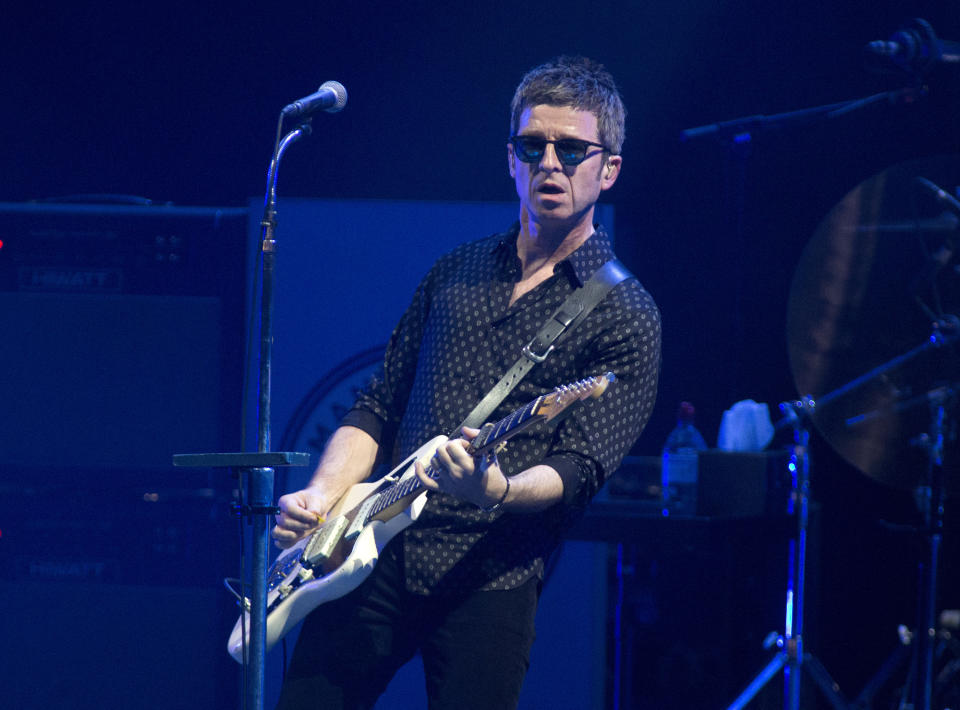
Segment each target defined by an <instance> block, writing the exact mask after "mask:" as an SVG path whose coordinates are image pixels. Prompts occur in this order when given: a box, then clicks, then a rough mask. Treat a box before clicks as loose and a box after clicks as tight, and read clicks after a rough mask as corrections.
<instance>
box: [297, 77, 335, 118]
mask: <svg viewBox="0 0 960 710" xmlns="http://www.w3.org/2000/svg"><path fill="white" fill-rule="evenodd" d="M346 105H347V90H346V89H345V88H344V87H343V84H341V83H340V82H339V81H325V82H324V83H323V84H322V85H321V86H320V88H319V89H317V90H316V91H315V92H314V93H312V94H310V95H309V96H304V97H303V98H302V99H300V100H298V101H294V102H293V103H292V104H287V105H286V106H284V107H283V111H281V113H282V114H283V115H284V116H287V117H291V118H295V117H297V116H304V115H307V114H311V113H314V112H316V111H326V112H327V113H337V111H342V110H343V107H344V106H346Z"/></svg>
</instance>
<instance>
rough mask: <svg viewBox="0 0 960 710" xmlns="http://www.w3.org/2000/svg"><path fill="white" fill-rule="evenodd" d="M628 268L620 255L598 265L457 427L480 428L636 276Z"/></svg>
mask: <svg viewBox="0 0 960 710" xmlns="http://www.w3.org/2000/svg"><path fill="white" fill-rule="evenodd" d="M632 276H633V274H631V273H630V272H629V271H627V268H626V267H625V266H624V265H623V264H621V263H620V262H619V261H618V260H616V259H611V260H610V261H608V262H607V263H606V264H604V265H603V266H601V267H600V268H599V269H597V270H596V271H595V272H594V273H593V276H591V277H590V278H589V279H588V280H587V282H586V283H585V284H583V286H581V287H580V288H577V289H575V290H574V291H573V293H571V294H570V295H569V296H567V298H566V300H565V301H564V302H563V303H562V304H561V305H560V307H559V308H558V309H557V310H556V311H555V312H554V314H553V315H552V316H550V318H549V319H547V322H546V323H544V324H543V327H542V328H540V331H539V332H538V333H537V334H536V335H535V336H533V340H531V341H530V342H529V343H527V344H526V345H525V346H524V348H523V351H522V353H521V355H520V358H519V359H518V360H517V361H516V362H515V363H514V364H513V367H511V368H510V369H509V370H507V374H505V375H504V376H503V377H501V378H500V381H499V382H498V383H497V384H495V385H494V386H493V388H492V389H491V390H490V391H489V392H487V394H486V396H484V398H483V399H482V400H480V403H479V404H478V405H477V406H476V407H474V408H473V411H472V412H470V414H468V415H467V418H466V419H464V420H463V424H461V425H460V427H458V428H457V430H456V431H460V429H462V428H463V427H465V426H468V427H472V428H474V429H479V428H480V427H481V426H482V425H483V424H484V422H486V421H487V418H488V417H489V416H490V415H491V414H492V413H493V410H495V409H496V408H497V407H498V406H499V405H500V403H501V402H502V401H503V400H504V398H506V396H507V395H508V394H510V392H511V391H512V390H513V388H514V387H516V386H517V385H518V384H519V383H520V380H522V379H523V378H524V377H526V375H527V373H528V372H530V370H532V369H533V368H534V366H536V365H539V364H540V363H541V362H543V361H544V360H546V359H547V356H548V355H550V353H551V352H552V351H553V347H554V343H555V342H556V341H557V338H559V337H560V336H561V335H563V334H564V333H568V332H570V331H571V330H573V329H574V328H575V327H577V325H579V323H580V321H582V320H583V319H584V318H586V317H587V314H588V313H589V312H590V311H592V310H593V309H594V308H595V307H596V305H597V304H598V303H600V301H602V300H603V299H604V297H605V296H606V295H607V294H608V293H609V292H610V290H611V289H612V288H613V287H614V286H616V285H617V284H618V283H620V282H621V281H625V280H626V279H628V278H630V277H632Z"/></svg>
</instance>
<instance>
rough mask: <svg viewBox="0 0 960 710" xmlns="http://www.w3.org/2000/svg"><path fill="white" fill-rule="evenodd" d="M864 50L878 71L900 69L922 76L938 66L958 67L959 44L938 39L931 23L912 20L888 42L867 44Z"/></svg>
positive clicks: (959, 60)
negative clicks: (955, 65)
mask: <svg viewBox="0 0 960 710" xmlns="http://www.w3.org/2000/svg"><path fill="white" fill-rule="evenodd" d="M864 51H865V52H866V54H867V58H868V59H869V60H872V61H871V64H874V65H875V66H876V68H877V69H880V70H883V69H886V68H897V69H903V70H906V71H908V72H911V73H913V74H918V75H923V74H926V73H927V72H929V71H930V70H932V69H933V68H934V67H935V66H937V65H938V64H960V42H950V41H947V40H941V39H938V38H937V35H936V34H935V33H934V31H933V28H932V27H931V26H930V23H929V22H927V21H926V20H921V19H920V18H916V19H914V20H913V21H912V22H911V23H910V24H909V25H907V27H904V28H903V29H900V30H898V31H897V32H894V33H893V35H892V36H891V37H890V39H888V40H876V41H874V42H870V43H869V44H868V45H867V46H866V47H865V48H864Z"/></svg>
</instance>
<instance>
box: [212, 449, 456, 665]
mask: <svg viewBox="0 0 960 710" xmlns="http://www.w3.org/2000/svg"><path fill="white" fill-rule="evenodd" d="M445 441H447V437H446V436H438V437H436V438H434V439H431V440H430V441H429V442H427V443H426V444H424V445H423V446H421V447H420V448H419V449H417V451H416V452H414V453H413V454H412V455H411V456H410V457H409V458H407V459H406V460H405V461H404V462H403V463H402V464H400V465H399V466H398V467H397V468H395V469H394V470H393V471H391V472H390V473H388V474H387V475H386V476H384V477H383V478H381V479H380V480H379V481H374V482H370V483H358V484H357V485H355V486H353V487H352V488H350V490H349V491H347V493H346V495H344V497H343V498H341V499H340V501H339V502H338V503H337V505H336V506H335V507H334V508H333V510H331V511H330V514H329V515H328V517H327V521H326V522H325V523H324V525H328V524H330V522H331V521H333V520H334V519H335V518H336V517H337V516H339V515H341V514H342V513H343V512H345V511H351V510H353V509H355V508H356V507H357V506H359V505H361V504H362V503H363V501H364V500H365V499H367V498H369V497H371V496H373V495H374V494H375V493H376V492H377V491H378V490H380V489H381V488H382V487H383V485H384V484H385V483H393V482H396V481H403V480H405V479H407V478H410V477H411V476H414V475H415V474H414V471H413V462H414V461H416V460H418V459H419V460H422V461H424V464H425V465H426V462H427V460H428V459H429V458H430V457H431V456H433V454H434V452H435V451H436V450H437V447H439V446H440V444H442V443H444V442H445ZM426 498H427V491H426V490H424V491H422V492H421V493H420V494H419V495H418V496H417V497H416V498H414V499H413V500H412V502H410V503H409V504H408V505H407V506H406V507H405V508H404V509H403V510H401V511H399V512H397V513H395V514H393V515H392V516H391V517H389V518H387V519H386V520H379V519H375V520H371V521H370V522H369V523H367V524H366V525H364V527H363V529H362V530H361V531H360V534H359V535H358V536H357V537H356V538H355V539H354V541H353V546H352V549H350V551H349V554H347V556H346V558H345V559H344V560H343V561H342V562H341V563H340V564H339V565H337V566H336V567H335V568H333V569H332V570H330V571H329V572H327V573H326V574H323V575H322V576H319V577H314V576H313V574H312V573H311V571H310V570H308V569H306V568H305V567H304V566H303V565H302V564H301V556H302V555H303V552H304V549H305V548H306V546H307V543H308V542H309V540H310V538H311V536H310V535H308V536H306V537H304V538H303V539H302V540H300V541H298V542H297V543H296V544H295V545H294V546H293V547H290V548H288V549H286V550H284V551H283V552H282V553H281V554H280V556H279V557H277V559H276V560H275V561H274V563H273V565H272V567H271V568H270V570H269V572H268V573H267V586H268V591H267V624H266V626H267V643H266V650H267V651H269V650H270V649H271V648H273V646H274V645H275V644H276V643H277V641H279V640H280V639H281V638H283V637H284V636H285V635H286V634H287V633H289V632H290V630H291V629H292V628H293V627H294V626H296V625H297V624H298V623H300V622H301V621H302V620H303V618H304V617H305V616H306V615H307V614H308V613H310V612H311V611H312V610H313V609H315V608H316V607H318V606H319V605H321V604H324V603H326V602H329V601H332V600H334V599H337V598H339V597H342V596H344V595H345V594H347V593H349V592H351V591H353V590H354V589H356V588H357V587H358V586H360V584H361V583H362V582H363V581H364V580H365V579H366V578H367V577H368V576H369V575H370V573H371V572H372V571H373V568H374V567H375V566H376V564H377V560H378V559H379V557H380V551H381V550H383V548H384V547H385V546H386V544H387V543H388V542H390V540H392V539H393V538H394V537H396V535H397V534H399V533H400V531H402V530H403V529H404V528H406V527H409V526H410V525H412V524H413V522H414V521H415V520H416V519H417V518H418V517H420V513H421V512H422V511H423V507H424V505H426V502H427V500H426ZM321 527H322V526H321ZM244 632H246V641H247V645H249V640H250V612H249V611H248V610H245V611H244V612H243V616H241V617H240V618H238V619H237V623H236V624H234V627H233V632H232V633H231V634H230V638H229V640H228V641H227V651H228V652H229V653H230V655H231V656H232V657H233V659H234V660H235V661H238V662H242V661H243V647H244V643H243V641H244Z"/></svg>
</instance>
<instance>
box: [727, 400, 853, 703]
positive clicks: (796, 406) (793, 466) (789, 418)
mask: <svg viewBox="0 0 960 710" xmlns="http://www.w3.org/2000/svg"><path fill="white" fill-rule="evenodd" d="M813 406H814V402H813V400H812V399H809V398H808V399H805V400H802V401H797V402H785V403H783V404H781V405H780V409H781V411H782V412H783V414H784V419H783V422H781V424H783V425H785V426H791V427H792V428H793V446H792V448H791V455H790V461H789V464H788V469H789V471H790V478H791V495H790V503H789V507H788V511H787V512H788V513H789V514H791V515H793V516H794V517H795V518H796V526H797V527H796V534H795V535H794V536H793V537H792V538H791V540H790V549H789V569H788V576H787V594H786V607H785V612H786V613H785V619H784V632H783V634H771V636H769V637H768V639H770V641H769V642H766V643H765V644H764V645H766V646H768V647H772V646H774V645H776V646H777V648H778V649H779V650H778V651H777V653H776V655H775V656H774V657H773V658H771V659H770V662H769V663H767V665H766V666H764V667H763V668H762V669H761V670H760V672H759V673H758V674H757V675H756V676H754V678H753V680H752V681H750V683H749V684H748V685H747V687H746V688H745V689H744V690H743V692H742V693H740V695H739V696H737V698H736V699H735V700H734V701H733V702H732V703H731V704H730V705H729V706H728V708H727V710H741V708H744V707H746V705H747V703H749V702H750V701H751V700H752V699H753V698H754V697H756V695H757V693H759V692H760V690H761V689H762V688H763V687H764V686H765V685H766V684H767V683H769V682H770V681H771V680H773V678H774V677H775V676H776V675H777V674H778V673H779V672H780V671H781V670H782V671H783V675H784V708H787V710H799V708H800V681H801V675H802V673H803V672H804V671H806V672H807V673H808V674H809V675H810V677H811V678H812V679H813V681H814V682H815V683H816V684H817V687H819V688H820V690H821V692H823V694H824V696H826V698H827V700H828V701H829V702H830V704H831V705H832V706H833V707H834V708H835V709H836V710H848V708H849V704H848V703H847V701H846V700H845V699H844V697H843V696H842V694H841V693H840V691H839V690H838V689H837V684H836V683H835V682H834V680H833V678H831V677H830V674H829V673H828V672H827V669H826V668H825V667H824V666H823V664H822V663H820V661H819V660H818V659H817V658H816V657H815V656H813V655H812V654H811V653H808V652H807V651H805V650H804V646H803V623H804V613H805V611H806V610H805V608H804V594H805V585H806V562H807V532H808V530H807V529H808V525H809V513H810V510H809V502H810V454H809V443H810V432H809V429H808V428H807V427H806V426H804V423H803V415H804V414H805V412H806V411H808V410H810V409H811V408H812V407H813Z"/></svg>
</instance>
